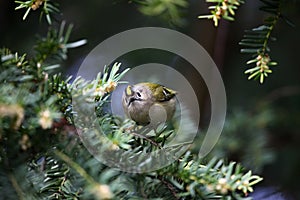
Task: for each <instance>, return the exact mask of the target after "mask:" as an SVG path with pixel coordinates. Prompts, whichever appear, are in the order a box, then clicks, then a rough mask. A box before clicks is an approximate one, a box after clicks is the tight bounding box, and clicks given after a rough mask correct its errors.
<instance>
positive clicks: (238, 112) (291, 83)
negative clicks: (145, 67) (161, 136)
mask: <svg viewBox="0 0 300 200" xmlns="http://www.w3.org/2000/svg"><path fill="white" fill-rule="evenodd" d="M188 2H189V5H188V6H187V7H186V8H184V9H180V11H179V12H180V17H179V18H176V16H175V19H174V16H173V18H170V16H169V15H168V14H163V15H159V16H149V15H145V14H143V13H142V12H140V10H139V8H140V7H139V5H137V4H134V3H130V2H128V1H126V0H123V1H122V0H115V1H100V0H90V1H80V0H65V1H60V2H59V3H60V6H59V8H60V10H61V11H62V12H63V14H62V15H61V16H60V17H59V18H57V19H56V20H57V21H61V20H66V22H67V23H72V24H74V29H73V33H72V35H71V41H72V39H73V40H74V41H75V40H78V39H82V38H86V39H87V40H88V43H87V44H86V45H85V46H83V47H80V48H77V49H74V50H72V51H70V53H69V58H68V59H67V61H66V62H65V63H64V66H63V68H62V69H63V72H64V73H65V74H66V75H71V74H74V73H76V69H77V68H78V67H79V65H80V63H81V62H82V60H83V59H84V57H85V56H86V55H87V54H88V53H89V52H90V51H91V50H92V49H93V48H94V47H95V46H96V45H98V44H99V43H100V42H102V41H103V40H105V39H107V38H109V37H110V36H113V35H115V34H117V33H120V32H122V31H125V30H128V29H133V28H138V27H149V26H155V27H165V28H171V29H174V30H178V31H180V32H182V33H184V34H186V35H188V36H190V37H192V38H193V39H194V40H196V41H198V42H199V43H200V44H201V45H202V46H203V47H204V48H205V49H206V51H207V52H208V53H209V54H210V55H211V57H212V58H213V60H214V61H215V63H216V65H217V66H218V68H219V70H220V72H221V74H222V77H223V80H224V84H225V88H226V93H227V101H228V107H227V118H226V122H225V127H224V131H223V133H222V135H221V138H220V140H219V141H218V143H217V145H216V147H215V148H214V150H213V151H212V152H211V153H210V155H209V156H208V157H212V156H218V157H224V158H227V159H228V160H235V161H238V162H241V163H242V164H243V165H244V166H245V167H246V168H248V169H251V170H252V171H253V172H255V173H258V174H260V175H262V176H263V177H264V181H263V182H262V183H261V184H260V187H261V188H259V189H258V190H257V191H260V193H266V194H265V195H266V196H267V197H269V198H271V196H272V193H278V192H279V193H280V194H282V196H285V197H286V198H288V197H290V198H295V199H300V184H299V182H298V181H299V180H300V170H299V169H300V129H299V125H300V65H299V61H298V60H297V58H299V57H298V56H299V55H298V54H299V53H300V51H299V47H300V37H299V34H300V1H298V0H297V1H296V0H294V1H286V2H289V4H287V5H286V6H285V10H284V12H285V13H286V15H287V16H288V17H289V19H290V20H291V21H292V22H293V23H294V24H295V27H292V26H290V25H288V24H287V23H285V22H283V21H279V23H278V24H277V26H276V27H275V30H274V32H273V36H274V37H276V38H277V40H276V41H275V42H272V43H271V44H270V48H271V57H272V59H273V60H275V61H277V62H278V63H279V65H278V66H276V67H274V69H273V74H271V75H270V76H269V77H268V78H267V79H266V82H265V83H264V84H260V83H259V82H258V81H248V80H247V76H246V75H245V74H244V71H245V69H247V67H248V66H246V61H247V60H249V59H250V57H249V55H244V54H241V53H240V46H239V45H238V42H239V41H240V40H241V39H242V37H243V34H244V30H246V29H251V28H253V27H257V26H258V25H261V24H262V23H263V19H264V17H265V16H266V13H264V12H261V11H260V10H259V7H260V6H261V2H260V1H258V0H256V1H246V3H245V4H244V5H242V6H241V7H240V9H239V10H238V11H237V14H236V20H235V21H234V22H227V21H221V23H220V25H219V27H218V28H215V27H214V26H213V22H212V21H211V20H206V19H201V20H200V19H198V18H197V16H198V15H203V14H206V13H208V9H207V7H208V4H206V3H205V1H201V0H190V1H188ZM283 2H285V1H283ZM15 7H16V5H15V3H14V2H13V1H0V45H1V47H7V48H10V49H11V50H12V51H18V52H20V54H21V53H26V54H28V55H29V56H30V54H33V51H32V49H33V48H32V46H33V45H34V43H35V41H36V38H37V34H39V35H45V34H46V32H47V24H46V22H45V20H44V19H42V22H39V20H38V19H39V12H35V11H32V12H31V13H30V14H29V16H28V19H27V20H25V21H23V20H22V17H23V14H24V10H20V11H15V9H14V8H15ZM55 25H59V24H56V23H54V26H55ZM117 60H118V61H121V62H122V63H123V66H124V67H134V66H137V65H140V64H144V63H149V62H158V63H162V64H166V65H168V66H171V67H174V68H175V69H178V70H180V72H181V73H183V74H184V76H185V77H187V78H188V80H189V81H190V82H191V84H192V86H193V88H194V89H195V91H196V93H197V95H198V100H199V102H200V103H201V108H200V110H201V111H202V113H201V124H200V129H205V127H206V125H207V124H208V123H209V117H210V113H209V112H210V103H209V102H210V101H209V95H208V93H207V90H206V86H205V84H204V82H203V81H202V79H201V77H194V76H193V74H195V73H192V69H191V67H190V66H189V64H188V63H187V62H186V61H184V60H183V59H181V58H179V57H177V56H176V55H173V54H171V53H168V52H163V51H158V50H151V49H148V50H139V51H135V52H130V53H128V54H126V55H123V56H122V57H120V58H118V59H117ZM202 138H203V136H202V135H199V136H198V138H197V140H196V142H195V145H194V147H193V149H194V150H195V152H197V151H198V150H199V146H200V145H201V139H202ZM197 142H198V143H197ZM262 190H263V192H262ZM256 195H258V194H257V193H256ZM256 197H257V199H263V197H261V196H256ZM271 199H272V198H271ZM273 199H275V197H274V198H273Z"/></svg>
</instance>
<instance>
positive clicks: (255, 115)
mask: <svg viewBox="0 0 300 200" xmlns="http://www.w3.org/2000/svg"><path fill="white" fill-rule="evenodd" d="M275 116H276V114H275V113H274V112H273V111H272V110H271V109H270V108H263V109H262V108H261V109H260V111H259V112H246V111H242V110H235V111H233V112H230V113H229V114H228V117H227V119H226V123H225V126H224V129H223V132H222V135H221V137H220V139H219V140H218V143H217V144H216V146H215V148H214V149H213V150H212V151H211V152H210V154H209V155H208V157H209V158H213V157H215V156H217V157H220V158H224V157H225V158H228V159H229V160H236V161H239V162H241V163H242V164H243V165H244V166H245V167H247V168H250V169H252V170H253V171H254V172H255V173H258V172H261V171H262V169H263V167H265V166H266V165H267V164H270V163H271V162H272V161H273V160H274V156H275V155H274V153H273V151H272V150H271V149H270V148H269V147H268V146H267V145H268V134H269V131H268V124H270V123H271V122H273V121H274V120H275V118H276V117H275ZM249 119H251V120H249ZM198 140H199V142H201V140H203V138H202V137H200V138H199V139H198ZM194 148H196V147H194ZM194 148H193V149H194ZM196 151H197V149H196Z"/></svg>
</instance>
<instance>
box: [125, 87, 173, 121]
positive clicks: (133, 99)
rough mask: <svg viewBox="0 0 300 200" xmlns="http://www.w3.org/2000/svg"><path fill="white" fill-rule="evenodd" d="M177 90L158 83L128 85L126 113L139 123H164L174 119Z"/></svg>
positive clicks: (126, 90)
mask: <svg viewBox="0 0 300 200" xmlns="http://www.w3.org/2000/svg"><path fill="white" fill-rule="evenodd" d="M176 94H177V92H176V91H174V90H172V89H169V88H167V87H165V86H162V85H160V84H156V83H150V82H144V83H138V84H136V85H128V86H127V87H126V89H125V91H124V93H123V97H122V103H123V109H124V112H125V114H126V115H127V116H128V117H129V118H130V119H132V120H134V121H135V122H136V123H137V124H138V125H147V124H149V123H151V124H152V123H155V124H157V123H164V122H166V121H169V120H170V119H172V117H173V115H174V112H175V109H176Z"/></svg>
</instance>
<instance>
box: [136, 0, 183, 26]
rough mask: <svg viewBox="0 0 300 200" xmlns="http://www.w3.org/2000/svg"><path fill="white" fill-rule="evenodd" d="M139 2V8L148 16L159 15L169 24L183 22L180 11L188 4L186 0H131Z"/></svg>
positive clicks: (180, 23)
mask: <svg viewBox="0 0 300 200" xmlns="http://www.w3.org/2000/svg"><path fill="white" fill-rule="evenodd" d="M132 2H135V3H137V4H139V10H140V12H142V13H143V14H145V15H148V16H160V17H161V18H162V19H164V20H166V21H169V22H170V23H171V24H175V25H179V26H180V25H182V24H183V23H184V20H183V17H182V12H183V8H186V7H187V6H188V1H187V0H146V1H141V0H132Z"/></svg>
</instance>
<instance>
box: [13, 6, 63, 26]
mask: <svg viewBox="0 0 300 200" xmlns="http://www.w3.org/2000/svg"><path fill="white" fill-rule="evenodd" d="M15 3H18V4H20V5H19V6H18V7H16V10H18V9H23V8H24V9H26V12H25V14H24V16H23V20H25V19H26V17H27V16H28V14H29V12H30V11H31V10H33V11H35V10H37V9H39V8H40V7H42V8H41V14H40V20H41V19H42V17H43V15H45V16H46V19H47V22H48V23H49V24H51V23H52V19H51V15H52V14H53V13H58V12H59V9H58V4H57V3H55V2H53V1H51V0H29V1H15Z"/></svg>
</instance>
